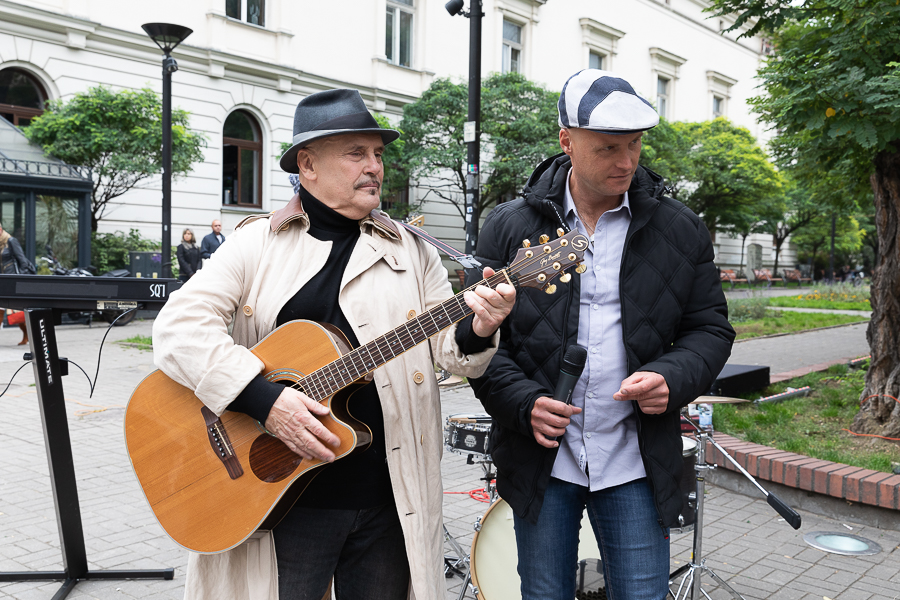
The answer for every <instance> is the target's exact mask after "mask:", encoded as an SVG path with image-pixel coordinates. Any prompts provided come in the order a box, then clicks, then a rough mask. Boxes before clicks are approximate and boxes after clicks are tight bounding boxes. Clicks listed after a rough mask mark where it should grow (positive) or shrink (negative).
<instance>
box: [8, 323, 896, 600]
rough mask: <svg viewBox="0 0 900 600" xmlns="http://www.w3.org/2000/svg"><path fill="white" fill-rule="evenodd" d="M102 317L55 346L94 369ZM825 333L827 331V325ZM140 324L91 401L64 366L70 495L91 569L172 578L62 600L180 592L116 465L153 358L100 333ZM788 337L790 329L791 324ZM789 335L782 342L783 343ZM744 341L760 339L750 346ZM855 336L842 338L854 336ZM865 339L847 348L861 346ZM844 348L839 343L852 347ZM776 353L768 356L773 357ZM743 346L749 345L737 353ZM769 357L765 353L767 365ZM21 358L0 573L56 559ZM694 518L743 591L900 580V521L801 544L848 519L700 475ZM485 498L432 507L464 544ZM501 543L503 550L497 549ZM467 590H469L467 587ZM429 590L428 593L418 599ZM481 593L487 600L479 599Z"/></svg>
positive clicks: (886, 593) (109, 351)
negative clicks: (795, 522)
mask: <svg viewBox="0 0 900 600" xmlns="http://www.w3.org/2000/svg"><path fill="white" fill-rule="evenodd" d="M845 329H848V330H849V329H852V328H839V329H832V330H827V331H826V332H822V333H827V334H828V336H829V337H826V338H823V339H819V340H818V341H817V342H816V343H815V344H813V345H814V346H816V347H820V346H825V347H831V348H832V349H834V350H836V351H840V352H843V351H844V350H843V348H844V346H845V345H847V344H849V343H850V341H853V343H854V344H856V345H857V346H858V345H859V339H851V338H854V336H855V338H859V337H860V336H861V337H862V343H863V344H864V339H865V336H864V329H860V330H859V331H856V332H855V333H853V335H851V336H849V337H848V338H847V340H844V341H841V342H833V341H830V340H832V339H834V337H835V336H843V335H844V333H845V332H844V331H843V330H845ZM103 332H104V330H103V328H100V327H95V328H93V329H88V328H87V327H84V326H64V327H60V328H58V339H59V346H60V353H61V354H62V355H63V356H67V357H69V358H71V359H72V360H74V361H76V362H78V363H79V364H80V365H81V366H82V367H83V368H84V369H85V370H86V371H87V372H88V373H90V374H91V375H93V372H94V370H95V368H96V360H97V358H96V354H97V349H98V344H99V342H100V338H101V337H102V336H103ZM835 332H837V333H835ZM149 333H150V323H149V322H135V323H133V324H131V325H128V326H126V327H121V328H115V329H114V330H113V331H112V332H111V333H110V336H109V338H110V339H108V341H107V346H106V348H105V349H104V351H103V365H102V368H101V370H100V378H99V381H98V384H97V391H96V393H95V396H94V399H88V384H87V382H86V380H85V377H84V376H83V375H82V374H81V373H80V371H78V370H77V369H75V368H72V369H71V370H70V375H69V376H68V377H66V378H65V380H64V383H65V389H66V397H67V399H68V400H70V401H71V402H69V416H70V420H69V427H70V431H71V435H72V443H73V448H74V459H75V469H76V474H77V477H78V485H79V488H78V493H79V500H80V506H81V512H82V518H83V521H84V530H85V538H86V544H87V552H88V560H89V563H90V567H91V568H92V569H158V568H165V567H175V569H176V572H175V579H174V580H173V581H144V580H133V581H115V580H110V581H89V582H84V583H79V584H78V585H77V586H76V588H75V590H74V591H73V592H72V593H71V594H70V596H69V597H70V598H72V599H75V600H84V599H94V598H96V599H101V600H107V599H116V598H162V599H167V598H172V599H175V598H181V596H182V594H183V585H184V566H185V564H186V553H185V552H184V551H183V550H182V549H180V548H179V547H178V546H176V545H175V544H174V543H173V542H172V541H170V540H169V539H168V538H167V537H166V536H165V535H164V534H163V532H162V530H161V529H160V527H159V525H158V524H157V523H156V521H155V520H154V518H153V516H152V513H151V512H150V510H149V508H148V507H147V505H146V502H145V500H144V498H143V496H142V494H141V492H140V490H139V488H138V486H137V483H136V480H135V478H134V476H133V474H132V472H131V468H130V466H129V464H128V458H127V455H126V453H125V447H124V440H123V436H122V417H123V414H124V410H123V409H122V408H116V407H115V406H117V405H118V406H121V405H124V404H125V402H126V401H127V399H128V397H129V396H130V394H131V391H132V390H133V388H134V387H135V385H137V383H138V382H139V381H140V380H141V378H143V377H144V376H145V375H146V374H147V373H149V372H150V371H151V370H152V369H153V366H152V357H151V354H150V353H149V352H142V351H140V350H136V349H134V348H126V347H122V346H120V345H117V344H110V341H114V340H116V339H123V338H126V337H130V336H133V335H136V334H143V335H149ZM19 335H20V333H19V330H18V329H5V330H0V382H2V385H5V384H6V381H8V380H9V377H10V376H11V375H12V373H13V372H14V371H15V369H17V368H18V367H19V365H21V364H22V360H21V356H22V352H23V350H22V348H20V347H17V346H15V343H16V342H17V341H18V340H19ZM791 337H793V336H791ZM788 342H790V338H787V337H781V338H774V339H771V340H760V342H759V343H757V344H755V345H754V344H753V343H752V342H751V341H748V342H745V343H743V344H738V345H737V346H736V350H737V349H740V348H741V347H745V348H744V350H743V351H746V352H748V353H749V351H751V350H753V352H758V355H759V356H769V357H775V358H777V360H776V361H774V362H775V364H778V365H783V364H788V362H790V361H789V360H788V355H790V354H791V352H793V353H797V352H799V351H801V349H802V351H803V352H806V351H807V349H806V348H805V346H806V345H807V344H806V342H803V343H802V344H801V346H803V348H801V349H798V348H794V349H793V350H789V351H785V352H783V353H781V352H780V351H778V348H779V347H780V346H782V345H785V344H787V343H788ZM788 345H789V344H788ZM755 346H760V348H758V349H755ZM857 346H855V347H857ZM866 352H867V350H864V351H863V352H860V353H866ZM852 354H853V352H850V353H849V354H848V356H849V355H852ZM776 355H777V356H776ZM748 356H749V354H748ZM767 364H768V363H767ZM32 384H33V372H32V369H31V367H30V366H28V367H26V368H24V369H23V370H22V371H21V372H20V373H19V375H18V376H17V377H16V381H15V383H14V384H13V385H12V386H11V387H10V390H9V391H8V392H7V394H6V395H5V396H3V397H2V398H0V406H2V408H3V409H4V414H5V418H4V419H3V420H2V422H0V456H2V457H3V460H2V462H0V489H2V493H0V571H29V570H59V569H60V568H61V557H60V552H59V538H58V532H57V526H56V518H55V512H54V507H53V501H52V495H51V490H50V481H49V475H48V468H47V461H46V455H45V451H44V440H43V433H42V430H41V419H40V411H39V408H38V406H37V396H36V393H35V389H34V387H33V385H32ZM442 400H443V412H444V415H445V416H446V415H450V414H456V413H463V412H481V408H480V405H479V404H478V402H477V401H476V400H475V398H474V397H473V395H472V393H471V391H470V389H469V388H468V387H458V388H455V389H451V390H444V391H443V392H442ZM76 402H81V403H84V404H93V405H99V406H108V407H110V408H108V409H107V410H104V411H102V412H94V413H88V414H84V415H83V416H76V411H79V410H85V409H89V407H86V406H82V405H79V404H76ZM442 475H443V483H444V488H445V490H446V491H456V492H465V491H468V490H472V489H476V488H481V487H482V486H483V482H481V481H479V477H481V469H480V467H479V466H478V465H467V464H466V460H465V457H463V456H459V455H456V454H452V453H445V455H444V460H443V463H442ZM706 502H707V511H706V518H705V519H704V525H705V528H706V529H705V535H704V554H705V556H706V557H708V565H709V566H710V567H711V568H712V569H713V570H715V571H716V572H717V573H718V574H719V575H720V576H722V577H723V578H724V579H726V580H727V581H729V582H730V583H731V584H732V585H734V586H735V587H736V588H737V589H738V591H740V592H741V593H742V594H743V595H744V596H745V597H746V598H747V599H748V600H755V599H762V598H774V599H782V598H784V599H787V598H791V599H803V600H821V599H822V598H823V597H827V598H831V599H833V600H856V599H859V600H888V599H892V598H897V597H898V591H897V590H900V548H898V544H900V532H896V531H889V530H876V529H871V528H868V527H866V526H865V524H853V523H847V525H849V526H851V527H853V533H857V534H860V535H863V536H866V537H868V538H870V539H872V540H874V541H876V542H878V543H879V544H880V545H881V546H882V548H884V551H883V552H882V553H880V554H878V555H875V556H871V557H841V556H837V555H831V554H826V553H824V552H820V551H818V550H814V549H812V548H809V547H808V546H806V545H805V544H804V543H803V541H802V534H803V533H805V532H808V531H812V530H831V531H848V530H847V529H846V528H845V527H844V524H842V523H841V522H838V521H833V520H829V519H824V518H820V517H817V516H816V515H813V514H810V513H802V514H803V519H804V526H803V528H802V529H801V530H800V531H799V532H795V531H794V530H792V529H791V528H790V527H789V526H787V525H786V524H785V523H784V522H782V521H781V520H780V518H779V517H778V515H777V514H775V513H774V512H773V511H772V510H771V509H770V508H769V506H768V505H767V504H766V502H765V500H764V499H762V498H751V497H746V496H742V495H739V494H735V493H732V492H729V491H726V490H724V489H721V488H715V487H709V488H708V493H707V496H706ZM487 508H488V505H487V504H485V503H482V502H478V501H477V500H474V499H472V498H471V497H470V496H469V495H467V494H447V495H446V496H445V500H444V515H445V522H446V524H447V527H448V529H449V530H450V531H451V533H453V535H455V536H457V537H458V539H459V540H460V542H461V544H462V545H463V547H464V548H466V549H468V548H469V547H470V545H471V540H472V536H473V533H474V532H473V528H472V525H473V524H474V522H475V521H476V519H477V518H478V517H479V516H481V515H483V514H484V512H485V511H486V510H487ZM691 537H692V536H691V535H680V536H674V537H673V540H672V557H673V558H672V568H673V569H675V568H677V567H678V566H679V565H680V564H683V563H684V561H686V560H687V559H688V558H689V547H690V543H691ZM504 552H506V553H514V552H515V550H514V548H506V549H504ZM447 583H448V592H447V596H446V598H447V599H451V598H453V599H455V598H457V597H458V594H459V590H460V587H461V579H460V578H458V577H454V578H452V579H449V580H448V582H447ZM704 587H705V589H706V590H707V591H708V592H709V593H710V596H711V597H712V598H713V599H715V600H718V599H719V598H726V597H727V596H726V595H724V594H723V592H722V590H717V588H716V587H715V586H712V585H705V586H704ZM58 588H59V584H58V583H57V582H21V583H0V598H16V599H22V600H31V599H35V600H37V599H49V598H50V597H51V596H52V595H53V594H54V593H55V592H56V590H57V589H58ZM466 598H468V599H470V600H471V598H472V596H471V594H468V595H466ZM429 600H430V599H429ZM488 600H492V599H491V598H488Z"/></svg>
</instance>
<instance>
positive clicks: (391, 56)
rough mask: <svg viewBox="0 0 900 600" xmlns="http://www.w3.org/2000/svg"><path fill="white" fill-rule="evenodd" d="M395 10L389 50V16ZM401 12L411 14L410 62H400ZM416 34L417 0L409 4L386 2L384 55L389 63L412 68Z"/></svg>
mask: <svg viewBox="0 0 900 600" xmlns="http://www.w3.org/2000/svg"><path fill="white" fill-rule="evenodd" d="M391 11H393V15H392V17H391V21H392V22H391V51H390V53H389V52H388V51H387V50H388V48H387V16H388V14H390V12H391ZM400 13H406V14H408V15H409V57H408V62H409V64H406V65H404V64H402V63H401V62H400V37H401V35H402V34H401V16H400ZM415 34H416V4H415V0H413V2H412V3H411V4H407V3H405V2H402V1H397V0H387V2H386V3H385V48H384V56H385V59H386V60H387V62H388V63H390V64H392V65H394V66H397V67H404V68H407V69H412V68H413V64H414V60H415Z"/></svg>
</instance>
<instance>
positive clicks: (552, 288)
mask: <svg viewBox="0 0 900 600" xmlns="http://www.w3.org/2000/svg"><path fill="white" fill-rule="evenodd" d="M544 291H545V292H546V293H548V294H551V295H552V294H555V293H556V284H555V283H551V284H550V285H548V286H547V289H545V290H544Z"/></svg>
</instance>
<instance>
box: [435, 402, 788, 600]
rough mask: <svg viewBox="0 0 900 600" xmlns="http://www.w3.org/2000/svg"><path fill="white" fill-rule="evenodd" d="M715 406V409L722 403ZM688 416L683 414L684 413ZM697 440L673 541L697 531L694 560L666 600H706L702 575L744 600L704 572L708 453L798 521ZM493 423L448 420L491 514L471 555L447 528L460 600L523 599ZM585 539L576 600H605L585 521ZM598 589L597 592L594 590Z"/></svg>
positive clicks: (449, 444) (449, 573) (447, 563)
mask: <svg viewBox="0 0 900 600" xmlns="http://www.w3.org/2000/svg"><path fill="white" fill-rule="evenodd" d="M708 398H709V397H701V398H698V400H697V401H695V402H706V401H708ZM722 401H723V400H722V399H717V400H716V402H722ZM686 410H687V409H685V412H686ZM694 428H695V429H696V430H697V431H696V438H689V437H682V438H681V441H682V455H681V456H682V460H683V461H684V468H683V470H682V477H681V482H680V486H681V492H682V498H683V510H682V513H681V514H680V515H679V516H678V527H677V528H672V529H671V533H672V534H680V533H687V532H690V531H693V533H694V539H693V548H692V551H691V560H690V562H688V563H687V564H685V565H683V566H682V567H680V568H679V569H677V570H676V571H675V572H673V573H671V575H670V576H669V589H670V591H669V596H668V597H671V598H672V599H673V600H687V599H688V598H690V599H691V600H700V598H707V599H708V598H709V595H708V594H707V593H706V591H705V590H703V589H702V587H701V585H700V579H701V576H702V575H703V574H706V575H708V576H709V577H710V578H712V579H713V580H714V581H715V582H716V583H717V584H718V585H719V586H720V587H721V588H722V589H723V590H724V591H726V592H728V593H729V594H730V595H731V597H732V598H733V599H735V600H745V599H744V597H743V596H742V595H741V594H740V593H738V592H737V591H736V590H735V589H734V588H732V587H731V586H730V585H728V584H727V583H726V582H725V581H724V580H723V579H722V578H720V577H719V576H718V575H716V573H715V572H714V571H712V570H711V569H710V568H709V567H708V566H707V565H706V559H705V558H704V557H703V556H702V552H701V551H702V537H703V496H704V492H705V490H706V482H705V473H706V471H708V470H710V469H715V468H716V466H715V465H707V464H706V445H707V443H710V444H712V445H713V446H715V447H716V448H718V449H719V450H720V451H721V452H722V454H723V455H724V456H725V458H726V459H727V460H729V461H731V463H732V464H733V465H734V466H735V467H736V468H737V469H738V470H739V471H740V472H741V473H742V474H743V475H744V476H745V477H747V478H748V479H750V481H751V482H752V483H753V484H754V485H756V487H757V488H759V490H760V491H761V492H762V493H763V494H764V495H765V496H766V497H767V499H768V503H769V505H770V506H772V508H774V509H775V510H776V511H778V513H779V514H780V515H781V516H782V517H784V519H785V521H787V522H788V523H789V524H790V525H791V526H792V527H793V528H794V529H798V528H799V527H800V515H798V514H797V513H796V512H794V510H793V509H791V508H790V507H789V506H787V505H786V504H784V503H783V502H782V501H781V500H779V499H778V498H777V497H775V496H774V495H773V494H771V493H769V492H768V491H766V490H765V489H764V488H763V487H762V486H761V485H760V484H759V483H758V482H757V481H756V480H755V479H754V478H753V477H752V476H751V475H750V474H749V473H747V471H746V470H744V468H743V467H741V465H740V464H738V463H737V461H735V460H734V459H733V458H732V457H731V456H730V455H729V454H728V453H727V452H726V451H725V449H724V448H722V447H721V446H720V445H719V444H718V443H716V441H715V440H713V438H712V436H711V435H710V434H709V432H707V431H705V430H703V429H700V428H699V427H697V426H696V425H694ZM490 430H491V418H490V416H489V415H487V414H474V413H468V414H457V415H451V416H449V417H448V418H447V422H446V426H445V435H444V442H445V447H446V449H447V450H448V451H449V452H452V453H454V454H461V455H465V456H467V463H468V464H479V465H481V467H482V470H483V472H484V476H483V477H481V481H484V482H485V487H484V491H485V493H486V494H487V497H488V500H489V502H490V506H489V507H488V509H487V511H485V513H484V515H483V516H482V517H479V518H478V520H477V521H476V523H475V536H474V538H473V539H472V548H471V553H468V552H466V551H465V549H463V547H462V545H461V544H460V543H459V541H458V540H457V539H456V538H454V537H453V535H451V534H450V532H449V531H448V530H447V527H446V525H445V526H444V538H445V540H446V541H447V544H448V545H449V547H450V548H451V550H452V551H453V554H452V555H446V556H444V575H445V576H446V577H448V578H449V577H453V576H454V575H459V576H460V577H462V578H463V585H462V588H461V590H460V592H459V597H458V599H457V600H463V598H464V597H465V595H466V593H467V592H468V591H469V589H470V588H471V590H472V592H473V594H474V595H475V598H476V599H477V600H521V595H520V591H519V585H520V580H519V574H518V570H517V568H516V567H517V562H518V556H517V552H516V537H515V530H514V528H513V513H512V509H511V508H510V506H509V504H507V503H506V502H505V501H504V500H503V499H502V498H500V496H499V495H498V494H497V488H496V484H495V481H494V480H495V478H496V473H494V472H493V463H492V461H491V454H490V447H489V435H490ZM581 531H586V532H588V535H586V536H585V539H582V540H581V541H580V542H579V546H578V578H579V579H578V593H579V596H578V597H579V598H605V597H606V595H605V590H604V589H603V588H602V587H600V588H599V589H598V588H597V586H598V585H599V586H602V585H604V584H603V580H602V569H601V568H599V566H598V565H599V561H600V550H599V548H598V546H597V542H596V540H595V539H594V536H593V535H591V533H592V532H593V529H592V528H591V526H590V522H589V520H588V517H587V515H586V514H585V516H584V517H583V519H582V523H581ZM587 572H590V573H591V574H594V577H593V578H591V577H587V579H588V580H589V582H590V585H588V586H585V585H584V582H585V580H586V578H585V574H586V573H587ZM591 586H593V587H591Z"/></svg>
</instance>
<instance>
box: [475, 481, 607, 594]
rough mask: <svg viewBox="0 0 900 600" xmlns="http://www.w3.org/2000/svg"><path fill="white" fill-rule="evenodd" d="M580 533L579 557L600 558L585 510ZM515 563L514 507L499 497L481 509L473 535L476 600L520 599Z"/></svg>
mask: <svg viewBox="0 0 900 600" xmlns="http://www.w3.org/2000/svg"><path fill="white" fill-rule="evenodd" d="M580 535H581V541H580V542H579V544H578V560H579V561H582V560H585V559H597V560H599V558H600V548H599V547H598V546H597V540H596V539H595V538H594V530H593V529H591V523H590V520H589V519H588V516H587V512H585V514H584V517H583V518H582V519H581V531H580ZM517 563H518V552H517V550H516V531H515V528H514V527H513V511H512V508H510V506H509V504H507V503H506V501H505V500H503V499H500V500H497V501H496V502H494V503H493V504H491V506H490V507H489V508H488V509H487V512H486V513H484V517H482V519H481V528H480V529H479V530H478V531H477V532H476V533H475V537H474V538H473V539H472V554H471V573H472V584H473V585H474V586H475V587H476V588H477V589H478V600H521V599H522V594H521V592H520V585H521V581H520V580H519V572H518V570H517V569H516V566H517ZM574 575H575V574H574V572H573V576H574Z"/></svg>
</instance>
